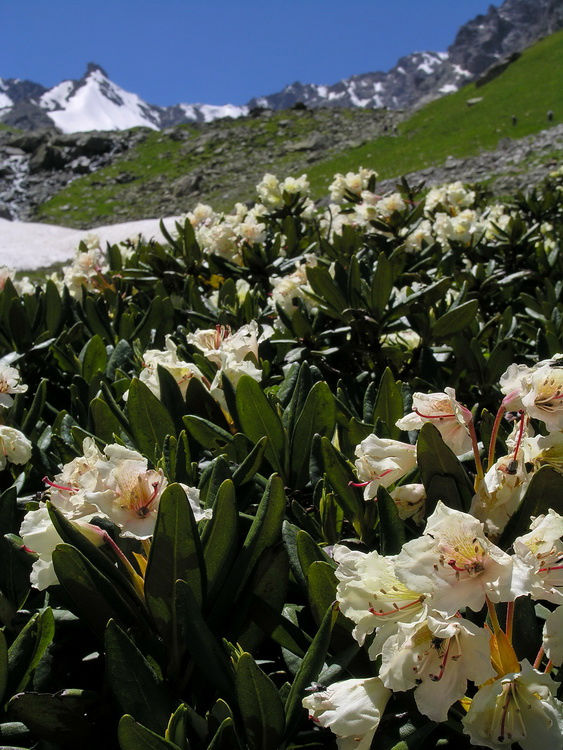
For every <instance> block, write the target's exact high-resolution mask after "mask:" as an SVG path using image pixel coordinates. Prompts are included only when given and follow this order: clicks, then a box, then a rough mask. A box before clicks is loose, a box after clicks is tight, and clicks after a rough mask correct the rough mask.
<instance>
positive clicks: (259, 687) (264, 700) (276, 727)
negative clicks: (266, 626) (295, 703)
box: [235, 652, 285, 750]
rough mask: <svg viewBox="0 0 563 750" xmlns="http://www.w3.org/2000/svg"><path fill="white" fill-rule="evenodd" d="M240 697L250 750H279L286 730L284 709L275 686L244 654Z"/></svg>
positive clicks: (238, 687) (238, 675)
mask: <svg viewBox="0 0 563 750" xmlns="http://www.w3.org/2000/svg"><path fill="white" fill-rule="evenodd" d="M235 687H236V695H237V700H238V706H239V710H240V712H241V715H242V723H243V726H244V730H245V734H246V740H247V743H248V747H249V749H250V750H278V748H279V746H280V742H281V739H282V737H283V733H284V727H285V715H284V707H283V704H282V702H281V699H280V696H279V693H278V691H277V689H276V687H275V685H274V683H273V682H272V681H271V680H270V678H269V677H267V676H266V675H265V674H264V672H263V671H262V670H261V669H260V668H259V667H258V666H257V665H256V662H255V661H254V659H253V658H252V656H251V655H250V654H248V653H246V652H245V653H243V654H242V655H241V657H240V658H239V660H238V663H237V671H236V677H235Z"/></svg>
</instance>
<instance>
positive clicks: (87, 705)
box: [3, 690, 103, 750]
mask: <svg viewBox="0 0 563 750" xmlns="http://www.w3.org/2000/svg"><path fill="white" fill-rule="evenodd" d="M98 701H99V698H98V696H97V695H96V694H95V693H91V692H88V691H86V690H60V691H59V692H57V693H55V694H54V695H52V694H51V693H19V694H18V695H15V696H14V697H13V698H12V700H11V701H10V702H9V704H8V711H9V713H10V716H11V717H12V718H14V719H17V720H18V721H22V722H23V723H24V724H25V725H26V726H27V727H29V729H30V730H31V732H33V734H34V735H35V736H36V737H39V738H41V740H42V742H41V743H40V744H46V742H45V741H47V743H51V742H52V743H54V745H53V746H54V747H85V748H87V747H92V745H91V741H92V727H93V722H94V721H95V719H96V718H97V717H96V715H95V712H94V708H95V707H96V704H97V702H98ZM102 736H103V735H102ZM3 747H5V746H3ZM5 750H9V749H8V748H5Z"/></svg>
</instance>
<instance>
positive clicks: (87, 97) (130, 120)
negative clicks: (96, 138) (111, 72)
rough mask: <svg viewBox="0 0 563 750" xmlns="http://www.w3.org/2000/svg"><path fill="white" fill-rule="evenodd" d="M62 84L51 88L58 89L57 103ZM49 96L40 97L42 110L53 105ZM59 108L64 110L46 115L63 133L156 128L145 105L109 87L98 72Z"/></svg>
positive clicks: (122, 91)
mask: <svg viewBox="0 0 563 750" xmlns="http://www.w3.org/2000/svg"><path fill="white" fill-rule="evenodd" d="M64 83H68V82H64ZM64 83H63V84H61V85H59V86H57V87H55V88H56V89H61V90H60V91H57V92H56V96H57V99H59V97H61V96H62V94H63V90H62V88H61V86H64ZM102 89H105V91H103V90H102ZM50 93H51V92H47V94H44V95H43V96H42V97H41V99H42V100H45V105H44V106H45V107H47V106H48V102H53V101H54V99H52V98H50V97H49V94H50ZM108 94H109V97H111V98H109V97H108ZM59 101H60V99H59ZM60 104H61V106H62V107H64V109H58V110H51V111H47V114H48V116H49V117H50V118H51V120H53V122H54V123H55V125H56V126H57V127H58V128H60V129H61V130H62V131H63V133H76V132H78V131H82V132H84V131H88V130H127V128H134V127H137V126H140V125H142V126H145V127H148V128H152V129H153V130H158V125H157V124H156V123H155V122H154V120H153V119H151V118H150V117H149V116H147V113H146V107H147V105H146V104H145V103H144V102H143V100H142V99H141V98H140V97H138V96H137V94H131V93H129V92H128V91H125V90H124V89H122V88H121V87H120V86H117V85H116V84H115V83H112V82H111V81H110V80H109V79H108V78H106V77H105V76H104V75H103V73H102V72H101V71H99V70H94V71H92V72H91V73H90V74H89V75H88V76H87V78H86V80H85V82H84V85H82V86H80V87H79V88H78V89H76V91H75V92H74V93H71V94H70V96H69V97H68V98H66V99H63V101H60Z"/></svg>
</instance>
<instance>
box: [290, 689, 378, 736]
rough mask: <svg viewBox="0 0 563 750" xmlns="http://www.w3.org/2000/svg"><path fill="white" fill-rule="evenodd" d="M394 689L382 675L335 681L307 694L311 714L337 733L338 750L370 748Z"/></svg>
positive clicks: (316, 720)
mask: <svg viewBox="0 0 563 750" xmlns="http://www.w3.org/2000/svg"><path fill="white" fill-rule="evenodd" d="M390 697H391V691H390V690H387V688H385V687H383V683H382V682H381V680H380V679H379V678H378V677H370V678H368V679H363V680H362V679H352V680H344V681H343V682H335V683H333V684H332V685H330V686H329V687H327V688H325V689H323V690H319V691H317V692H314V693H311V694H310V695H308V696H307V697H305V698H303V707H304V708H306V709H307V710H308V711H309V716H310V718H311V719H312V720H313V721H314V722H316V723H317V724H319V725H320V726H322V727H328V728H329V729H330V730H331V732H332V733H333V734H335V735H336V737H337V745H338V750H369V748H370V747H371V742H372V739H373V736H374V734H375V730H376V729H377V727H378V726H379V722H380V720H381V716H382V715H383V712H384V711H385V707H386V705H387V701H388V700H389V698H390Z"/></svg>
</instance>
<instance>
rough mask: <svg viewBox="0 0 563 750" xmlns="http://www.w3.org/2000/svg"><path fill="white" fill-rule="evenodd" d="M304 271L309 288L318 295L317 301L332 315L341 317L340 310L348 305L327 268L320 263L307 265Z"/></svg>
mask: <svg viewBox="0 0 563 750" xmlns="http://www.w3.org/2000/svg"><path fill="white" fill-rule="evenodd" d="M306 272H307V280H308V281H309V284H310V285H311V289H312V290H313V291H314V292H315V294H316V295H317V296H318V297H319V301H320V302H321V303H324V306H325V307H326V308H327V312H328V313H329V314H330V315H332V316H333V317H336V318H338V319H341V318H342V311H343V310H345V309H346V308H347V307H349V305H348V302H347V300H346V298H345V297H344V295H343V294H342V292H341V291H340V289H339V288H338V286H337V285H336V283H335V281H334V279H333V278H332V276H331V275H330V273H329V271H328V268H326V266H322V265H316V266H309V265H308V266H307V268H306Z"/></svg>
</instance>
